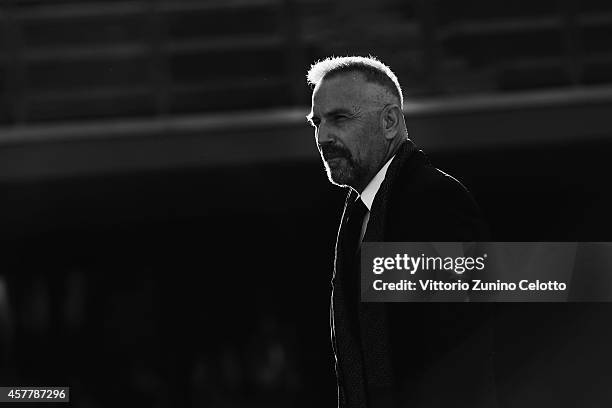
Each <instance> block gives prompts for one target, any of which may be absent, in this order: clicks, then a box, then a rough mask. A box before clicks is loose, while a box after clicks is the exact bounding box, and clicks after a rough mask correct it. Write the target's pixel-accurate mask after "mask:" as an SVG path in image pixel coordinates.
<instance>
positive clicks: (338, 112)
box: [306, 108, 354, 122]
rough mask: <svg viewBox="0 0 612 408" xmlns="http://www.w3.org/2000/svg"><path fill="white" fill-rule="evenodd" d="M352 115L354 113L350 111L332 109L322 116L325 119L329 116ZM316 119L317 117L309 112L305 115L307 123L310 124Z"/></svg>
mask: <svg viewBox="0 0 612 408" xmlns="http://www.w3.org/2000/svg"><path fill="white" fill-rule="evenodd" d="M346 114H348V115H354V112H353V111H351V110H350V109H346V108H335V109H332V110H330V111H328V112H326V113H324V114H323V116H325V117H330V116H334V115H346ZM315 118H318V116H317V115H315V114H314V112H312V111H311V112H310V113H309V114H308V115H306V120H308V121H309V122H312V120H313V119H315Z"/></svg>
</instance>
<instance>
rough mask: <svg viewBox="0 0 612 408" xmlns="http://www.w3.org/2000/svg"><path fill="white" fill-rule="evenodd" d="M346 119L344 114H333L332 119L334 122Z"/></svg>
mask: <svg viewBox="0 0 612 408" xmlns="http://www.w3.org/2000/svg"><path fill="white" fill-rule="evenodd" d="M346 119H348V116H346V115H335V116H334V120H335V121H336V122H342V121H343V120H346Z"/></svg>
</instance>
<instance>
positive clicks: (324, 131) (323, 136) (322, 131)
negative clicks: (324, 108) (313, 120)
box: [315, 122, 332, 145]
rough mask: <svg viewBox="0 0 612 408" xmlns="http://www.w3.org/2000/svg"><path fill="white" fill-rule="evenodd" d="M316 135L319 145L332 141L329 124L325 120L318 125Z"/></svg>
mask: <svg viewBox="0 0 612 408" xmlns="http://www.w3.org/2000/svg"><path fill="white" fill-rule="evenodd" d="M315 137H316V139H317V143H318V144H319V145H324V144H326V143H329V142H331V141H332V137H331V135H330V133H329V129H328V126H326V125H325V124H324V123H323V122H321V123H320V124H319V126H318V127H317V131H316V134H315Z"/></svg>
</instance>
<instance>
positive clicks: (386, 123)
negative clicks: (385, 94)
mask: <svg viewBox="0 0 612 408" xmlns="http://www.w3.org/2000/svg"><path fill="white" fill-rule="evenodd" d="M402 115H403V112H402V110H401V109H400V107H399V106H397V105H395V104H391V105H387V106H385V108H384V109H383V111H382V114H381V125H382V131H383V135H384V136H385V139H387V140H393V139H395V136H396V135H397V132H399V131H400V123H401V118H402Z"/></svg>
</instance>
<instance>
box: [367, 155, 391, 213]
mask: <svg viewBox="0 0 612 408" xmlns="http://www.w3.org/2000/svg"><path fill="white" fill-rule="evenodd" d="M394 158H395V155H393V157H391V158H390V159H389V160H388V161H387V163H385V165H384V166H383V167H382V168H381V169H380V170H378V173H376V175H375V176H374V177H373V178H372V180H370V182H369V183H368V185H367V186H366V188H365V189H364V190H363V192H362V193H361V194H360V197H361V201H363V203H364V204H365V205H366V207H368V211H371V210H372V203H373V202H374V197H376V193H378V189H379V188H380V185H381V184H382V182H383V181H384V180H385V176H386V175H387V169H388V168H389V165H390V164H391V162H392V161H393V159H394Z"/></svg>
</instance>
